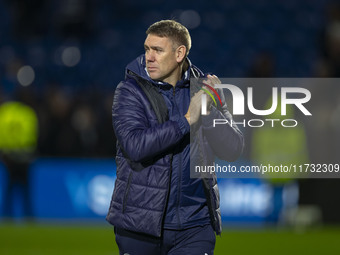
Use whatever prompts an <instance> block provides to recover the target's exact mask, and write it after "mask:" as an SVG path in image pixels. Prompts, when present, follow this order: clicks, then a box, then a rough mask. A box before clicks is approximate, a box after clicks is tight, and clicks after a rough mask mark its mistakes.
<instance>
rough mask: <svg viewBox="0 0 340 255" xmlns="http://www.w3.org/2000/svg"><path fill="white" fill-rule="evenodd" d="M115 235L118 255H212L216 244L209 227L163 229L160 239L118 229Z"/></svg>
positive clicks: (213, 233)
mask: <svg viewBox="0 0 340 255" xmlns="http://www.w3.org/2000/svg"><path fill="white" fill-rule="evenodd" d="M115 234H116V243H117V245H118V248H119V254H120V255H184V254H185V255H213V254H214V248H215V242H216V237H215V232H214V230H213V229H212V227H211V225H205V226H198V227H193V228H188V229H184V230H169V229H164V230H163V234H162V236H161V237H160V238H157V237H153V236H148V235H145V234H141V233H136V232H131V231H127V230H124V229H120V228H115Z"/></svg>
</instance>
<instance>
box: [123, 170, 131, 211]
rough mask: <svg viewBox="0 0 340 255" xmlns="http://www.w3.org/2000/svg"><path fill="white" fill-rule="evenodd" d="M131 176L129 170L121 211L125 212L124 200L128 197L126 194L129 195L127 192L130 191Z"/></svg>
mask: <svg viewBox="0 0 340 255" xmlns="http://www.w3.org/2000/svg"><path fill="white" fill-rule="evenodd" d="M131 177H132V172H130V174H129V177H128V181H127V184H126V189H125V193H124V199H123V213H124V212H125V208H126V202H127V199H128V196H129V192H130V184H131Z"/></svg>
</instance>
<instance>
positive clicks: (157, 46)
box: [144, 34, 179, 82]
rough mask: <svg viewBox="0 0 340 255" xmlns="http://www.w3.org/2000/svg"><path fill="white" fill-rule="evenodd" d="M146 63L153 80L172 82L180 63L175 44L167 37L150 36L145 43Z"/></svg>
mask: <svg viewBox="0 0 340 255" xmlns="http://www.w3.org/2000/svg"><path fill="white" fill-rule="evenodd" d="M144 48H145V62H146V68H147V70H148V73H149V75H150V77H151V79H153V80H159V81H163V82H169V81H171V80H172V79H173V78H174V76H175V75H176V72H175V70H176V68H178V67H179V65H178V64H179V63H178V62H177V60H178V59H177V58H176V50H175V49H174V45H173V42H172V41H171V40H170V39H169V38H167V37H159V36H157V35H152V34H149V35H148V36H147V38H146V40H145V42H144Z"/></svg>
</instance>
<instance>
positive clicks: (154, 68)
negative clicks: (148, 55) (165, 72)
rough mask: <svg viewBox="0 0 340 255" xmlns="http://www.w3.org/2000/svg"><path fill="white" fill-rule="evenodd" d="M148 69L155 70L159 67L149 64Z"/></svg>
mask: <svg viewBox="0 0 340 255" xmlns="http://www.w3.org/2000/svg"><path fill="white" fill-rule="evenodd" d="M147 69H148V71H155V70H156V69H157V67H155V66H149V67H148V68H147Z"/></svg>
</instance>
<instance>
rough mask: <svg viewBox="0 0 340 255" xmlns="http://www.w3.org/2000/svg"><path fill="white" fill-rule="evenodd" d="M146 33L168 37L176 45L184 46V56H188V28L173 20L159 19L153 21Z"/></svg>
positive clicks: (189, 39) (189, 42)
mask: <svg viewBox="0 0 340 255" xmlns="http://www.w3.org/2000/svg"><path fill="white" fill-rule="evenodd" d="M146 34H147V35H149V34H152V35H157V36H159V37H168V38H170V39H171V40H172V41H173V42H174V44H175V45H176V46H177V47H178V46H181V45H184V46H185V47H186V49H187V50H186V56H188V54H189V51H190V48H191V37H190V34H189V31H188V29H187V28H186V27H185V26H183V25H182V24H180V23H178V22H177V21H175V20H161V21H158V22H156V23H153V24H152V25H151V26H150V27H149V28H148V30H146Z"/></svg>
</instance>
